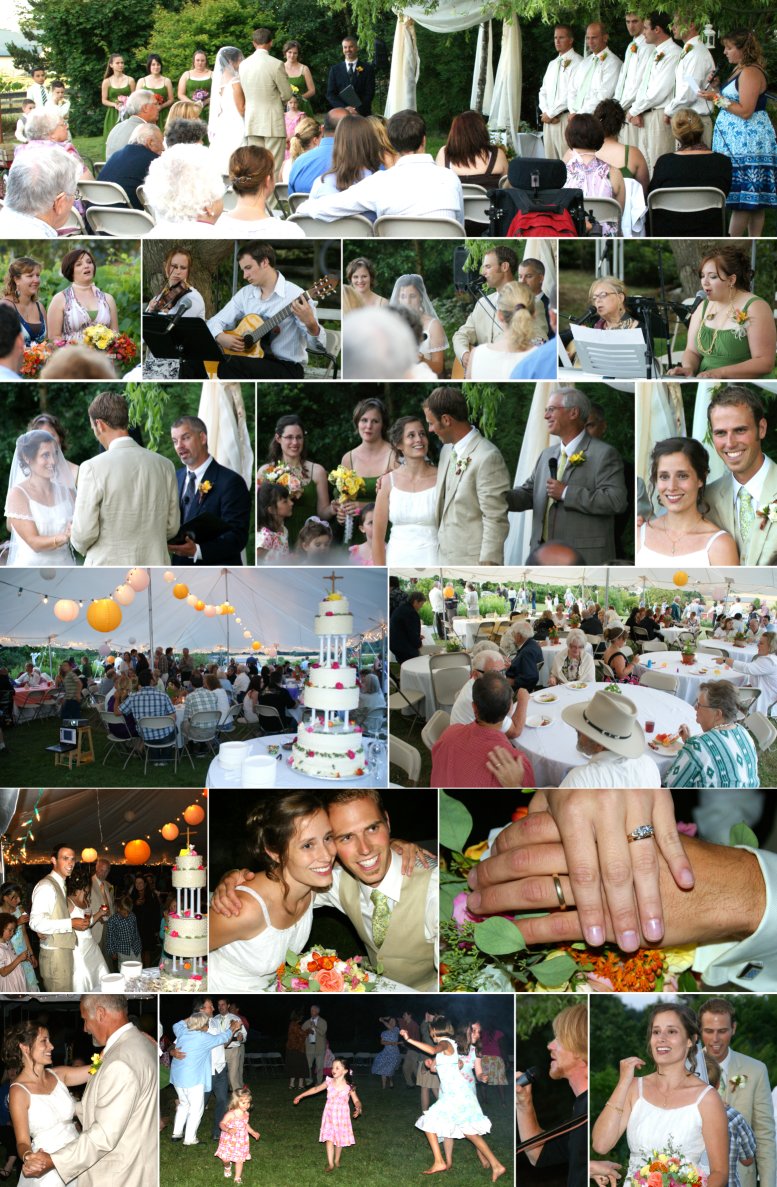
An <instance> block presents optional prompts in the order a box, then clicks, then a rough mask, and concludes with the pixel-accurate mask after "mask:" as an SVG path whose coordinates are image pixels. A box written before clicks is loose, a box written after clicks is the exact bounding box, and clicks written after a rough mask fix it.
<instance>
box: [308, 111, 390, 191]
mask: <svg viewBox="0 0 777 1187" xmlns="http://www.w3.org/2000/svg"><path fill="white" fill-rule="evenodd" d="M381 165H382V162H381V159H380V150H379V145H378V141H377V138H376V136H375V132H374V131H373V128H372V124H371V123H370V121H369V120H368V119H365V118H364V116H362V115H346V116H344V117H343V118H342V119H341V120H340V122H339V124H338V125H337V128H336V130H335V136H334V144H333V148H332V160H331V163H330V165H329V168H328V169H325V170H323V171H322V173H321V175H320V176H319V177H317V178H316V180H315V181H314V182H313V185H312V186H311V187H310V196H311V198H322V197H325V196H327V195H329V194H339V193H342V191H343V190H347V189H348V188H349V186H352V185H355V184H356V182H357V181H362V180H363V178H365V177H371V176H372V174H373V173H377V172H378V170H379V169H380V168H381Z"/></svg>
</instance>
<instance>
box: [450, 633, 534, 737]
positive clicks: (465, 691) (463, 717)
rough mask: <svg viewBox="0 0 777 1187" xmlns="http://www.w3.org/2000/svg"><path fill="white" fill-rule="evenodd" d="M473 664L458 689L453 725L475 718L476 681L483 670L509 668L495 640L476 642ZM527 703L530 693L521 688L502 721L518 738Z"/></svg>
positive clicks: (505, 731) (507, 734)
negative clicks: (473, 690)
mask: <svg viewBox="0 0 777 1187" xmlns="http://www.w3.org/2000/svg"><path fill="white" fill-rule="evenodd" d="M470 664H471V667H470V672H471V675H470V678H469V680H468V681H467V683H466V684H463V685H462V687H461V688H460V689H459V693H458V696H457V697H456V700H455V701H454V702H453V708H452V709H451V725H469V724H470V723H471V722H473V721H474V720H475V711H474V709H473V707H472V689H473V687H474V685H475V682H476V681H477V680H479V679H480V678H481V676H482V675H483V673H484V672H504V671H505V669H506V668H507V661H506V660H505V657H504V656H503V655H502V653H501V651H500V650H499V648H498V647H497V645H496V643H489V642H483V643H476V644H475V646H474V647H473V648H472V652H471V654H470ZM528 704H529V694H528V693H527V691H526V689H525V688H519V689H518V693H517V695H516V698H515V704H514V705H511V706H510V709H509V710H508V712H507V713H506V714H505V716H504V720H503V722H502V733H503V734H504V735H505V737H506V738H517V737H518V736H519V734H520V733H521V730H522V729H523V726H524V722H525V721H526V709H527V707H528Z"/></svg>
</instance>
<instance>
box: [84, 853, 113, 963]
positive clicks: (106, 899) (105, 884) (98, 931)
mask: <svg viewBox="0 0 777 1187" xmlns="http://www.w3.org/2000/svg"><path fill="white" fill-rule="evenodd" d="M110 872H111V863H110V862H109V861H108V859H107V858H105V857H98V859H97V861H96V862H95V867H94V874H93V875H92V887H91V891H90V895H89V908H90V910H91V912H92V917H93V918H94V917H96V916H97V914H98V912H100V910H101V908H102V907H105V908H106V909H105V910H104V911H103V912H102V917H101V918H102V922H99V923H95V925H94V927H93V928H92V938H93V940H94V942H95V944H99V945H100V948H101V949H102V952H103V956H104V957H105V959H106V962H107V963H108V967H109V968H110V966H111V962H110V961H109V960H108V957H107V955H106V953H105V945H104V940H105V928H104V927H103V923H104V921H105V920H106V919H108V918H110V916H111V915H113V913H114V906H113V887H112V886H111V884H110V882H109V881H108V875H109V874H110Z"/></svg>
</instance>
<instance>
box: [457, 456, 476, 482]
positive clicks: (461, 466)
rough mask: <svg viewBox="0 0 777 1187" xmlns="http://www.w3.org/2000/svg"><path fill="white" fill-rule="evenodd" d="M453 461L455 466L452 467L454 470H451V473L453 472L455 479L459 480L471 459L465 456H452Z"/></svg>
mask: <svg viewBox="0 0 777 1187" xmlns="http://www.w3.org/2000/svg"><path fill="white" fill-rule="evenodd" d="M453 461H454V463H455V465H454V468H453V472H454V474H455V475H456V477H457V478H460V477H461V475H462V474H463V473H464V471H465V470H466V468H467V466H468V465H469V463H470V462H471V461H472V458H471V457H469V456H467V457H457V456H456V455H455V454H454V456H453Z"/></svg>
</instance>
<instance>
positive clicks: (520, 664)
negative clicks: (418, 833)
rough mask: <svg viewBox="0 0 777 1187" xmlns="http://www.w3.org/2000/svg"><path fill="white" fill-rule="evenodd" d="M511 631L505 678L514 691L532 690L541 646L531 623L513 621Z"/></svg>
mask: <svg viewBox="0 0 777 1187" xmlns="http://www.w3.org/2000/svg"><path fill="white" fill-rule="evenodd" d="M511 633H512V635H513V638H514V639H515V655H514V656H513V659H512V661H511V663H510V667H509V668H508V669H507V673H506V675H507V679H508V681H509V682H510V684H512V686H513V688H514V689H515V690H516V691H517V690H518V689H519V688H525V689H526V691H527V692H534V690H535V688H536V687H537V685H538V684H539V681H540V665H541V664H542V663H543V656H542V648H541V647H540V645H539V643H538V642H537V640H536V639H535V638H534V637H533V634H534V632H533V631H532V628H531V624H530V623H528V622H525V621H523V620H522V619H519V620H518V621H517V622H516V623H515V625H514V626H513V627H512V630H511ZM435 786H436V784H435ZM440 786H442V784H440Z"/></svg>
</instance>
